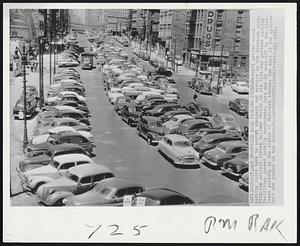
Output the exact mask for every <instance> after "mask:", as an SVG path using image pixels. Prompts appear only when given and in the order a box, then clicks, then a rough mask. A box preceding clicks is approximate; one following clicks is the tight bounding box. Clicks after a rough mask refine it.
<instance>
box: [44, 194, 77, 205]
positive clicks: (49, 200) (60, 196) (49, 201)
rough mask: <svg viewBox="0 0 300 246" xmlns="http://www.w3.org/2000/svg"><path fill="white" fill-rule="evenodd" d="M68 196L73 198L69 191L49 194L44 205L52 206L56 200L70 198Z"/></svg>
mask: <svg viewBox="0 0 300 246" xmlns="http://www.w3.org/2000/svg"><path fill="white" fill-rule="evenodd" d="M70 196H74V194H73V193H72V192H70V191H56V192H54V193H52V194H50V195H49V196H48V197H47V199H46V201H45V203H46V204H48V205H54V204H55V203H56V202H57V201H58V200H61V199H64V198H67V197H70Z"/></svg>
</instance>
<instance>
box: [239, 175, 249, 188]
mask: <svg viewBox="0 0 300 246" xmlns="http://www.w3.org/2000/svg"><path fill="white" fill-rule="evenodd" d="M239 183H240V185H241V187H245V188H248V187H249V172H246V173H244V174H243V175H242V177H241V178H240V179H239Z"/></svg>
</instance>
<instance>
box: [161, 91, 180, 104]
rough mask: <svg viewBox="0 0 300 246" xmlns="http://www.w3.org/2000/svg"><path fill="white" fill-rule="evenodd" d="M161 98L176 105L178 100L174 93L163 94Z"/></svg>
mask: <svg viewBox="0 0 300 246" xmlns="http://www.w3.org/2000/svg"><path fill="white" fill-rule="evenodd" d="M163 97H164V99H165V100H166V101H167V102H168V103H177V102H178V100H179V96H178V94H174V93H173V94H164V95H163Z"/></svg>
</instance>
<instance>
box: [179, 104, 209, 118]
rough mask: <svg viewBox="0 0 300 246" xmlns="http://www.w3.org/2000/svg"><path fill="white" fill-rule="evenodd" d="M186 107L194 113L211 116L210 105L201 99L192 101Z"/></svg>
mask: <svg viewBox="0 0 300 246" xmlns="http://www.w3.org/2000/svg"><path fill="white" fill-rule="evenodd" d="M185 108H186V109H187V110H189V111H190V112H191V113H192V114H197V115H201V116H206V117H208V116H210V111H209V108H208V106H207V105H206V104H205V103H203V102H201V101H196V102H190V103H188V104H186V105H185Z"/></svg>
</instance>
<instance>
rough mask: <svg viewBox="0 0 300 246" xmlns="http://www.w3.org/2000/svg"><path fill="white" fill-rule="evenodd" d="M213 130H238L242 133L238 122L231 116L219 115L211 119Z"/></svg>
mask: <svg viewBox="0 0 300 246" xmlns="http://www.w3.org/2000/svg"><path fill="white" fill-rule="evenodd" d="M210 122H211V124H212V125H213V128H223V129H225V130H236V131H238V132H242V130H241V127H240V126H239V125H238V123H237V122H236V120H235V118H234V117H233V116H232V115H230V114H225V113H218V114H214V115H213V116H212V117H211V118H210Z"/></svg>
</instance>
